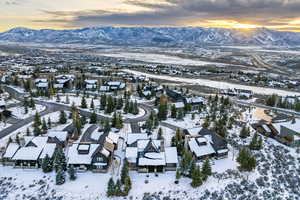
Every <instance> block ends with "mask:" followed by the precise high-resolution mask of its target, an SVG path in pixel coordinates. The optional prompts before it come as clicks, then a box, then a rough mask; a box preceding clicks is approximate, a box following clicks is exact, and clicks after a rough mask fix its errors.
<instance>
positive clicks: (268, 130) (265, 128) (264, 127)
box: [262, 124, 272, 133]
mask: <svg viewBox="0 0 300 200" xmlns="http://www.w3.org/2000/svg"><path fill="white" fill-rule="evenodd" d="M262 127H263V129H264V130H265V131H266V132H268V133H270V132H272V131H271V129H270V128H269V127H268V126H267V125H266V124H263V125H262Z"/></svg>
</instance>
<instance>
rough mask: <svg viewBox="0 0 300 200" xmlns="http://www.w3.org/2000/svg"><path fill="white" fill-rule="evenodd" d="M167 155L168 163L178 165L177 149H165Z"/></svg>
mask: <svg viewBox="0 0 300 200" xmlns="http://www.w3.org/2000/svg"><path fill="white" fill-rule="evenodd" d="M165 154H166V163H167V164H169V163H176V164H177V163H178V156H177V148H176V147H166V148H165Z"/></svg>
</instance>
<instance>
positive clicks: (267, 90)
mask: <svg viewBox="0 0 300 200" xmlns="http://www.w3.org/2000/svg"><path fill="white" fill-rule="evenodd" d="M122 71H124V72H127V73H132V74H134V75H138V76H140V75H141V76H147V77H148V78H156V79H161V80H169V81H175V82H180V83H188V84H194V85H202V86H207V87H213V88H218V89H230V88H231V89H232V88H236V89H245V90H252V91H253V93H256V94H264V95H272V94H277V95H280V96H295V95H297V96H298V95H300V93H299V92H292V91H285V90H280V89H273V88H263V87H256V86H248V85H240V84H234V83H228V82H224V81H212V80H208V79H201V78H195V79H190V78H182V77H172V76H167V75H156V74H149V73H144V72H139V71H135V70H130V69H124V70H122Z"/></svg>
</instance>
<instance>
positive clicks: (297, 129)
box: [272, 119, 300, 133]
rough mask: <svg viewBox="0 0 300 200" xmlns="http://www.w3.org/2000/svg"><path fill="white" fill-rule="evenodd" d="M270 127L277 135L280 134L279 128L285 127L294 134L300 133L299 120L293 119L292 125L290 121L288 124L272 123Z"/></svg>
mask: <svg viewBox="0 0 300 200" xmlns="http://www.w3.org/2000/svg"><path fill="white" fill-rule="evenodd" d="M272 125H273V127H274V128H275V129H276V130H277V131H278V133H280V132H281V126H283V127H286V128H288V129H290V130H292V131H294V132H296V133H300V120H299V119H295V123H292V121H288V122H280V123H274V124H272Z"/></svg>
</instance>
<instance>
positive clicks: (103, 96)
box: [100, 94, 106, 110]
mask: <svg viewBox="0 0 300 200" xmlns="http://www.w3.org/2000/svg"><path fill="white" fill-rule="evenodd" d="M105 108H106V95H105V94H103V95H101V99H100V109H101V110H105Z"/></svg>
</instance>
